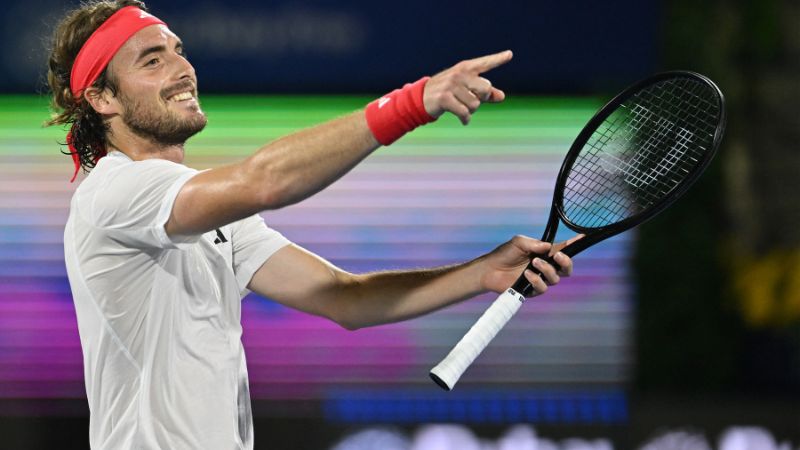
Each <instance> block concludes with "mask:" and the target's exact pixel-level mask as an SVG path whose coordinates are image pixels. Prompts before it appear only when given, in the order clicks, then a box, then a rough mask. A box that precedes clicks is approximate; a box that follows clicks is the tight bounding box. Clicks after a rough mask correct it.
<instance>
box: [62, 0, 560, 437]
mask: <svg viewBox="0 0 800 450" xmlns="http://www.w3.org/2000/svg"><path fill="white" fill-rule="evenodd" d="M510 59H511V52H508V51H506V52H501V53H497V54H494V55H488V56H484V57H481V58H477V59H473V60H468V61H463V62H461V63H459V64H457V65H455V66H453V67H452V68H450V69H448V70H445V71H444V72H441V73H439V74H438V75H436V76H434V77H432V78H427V77H426V78H423V79H421V80H419V81H417V82H415V83H412V84H408V85H406V86H405V87H403V88H402V89H398V90H396V91H393V92H392V93H390V94H387V95H386V96H384V97H382V98H381V99H379V100H376V101H375V102H372V103H370V104H369V105H368V106H367V107H366V108H365V109H364V110H360V111H356V112H353V113H351V114H349V115H346V116H344V117H341V118H338V119H335V120H332V121H330V122H328V123H325V124H322V125H319V126H317V127H314V128H311V129H308V130H303V131H300V132H298V133H295V134H292V135H289V136H286V137H284V138H281V139H278V140H276V141H274V142H271V143H269V144H266V145H265V146H264V147H262V148H261V149H258V150H257V151H255V152H254V153H253V155H252V156H250V157H249V158H247V159H245V160H242V161H239V162H236V163H233V164H230V165H226V166H223V167H218V168H214V169H211V170H207V171H203V172H198V171H196V170H194V169H191V168H189V167H186V166H184V165H183V164H182V162H183V158H184V143H185V142H186V140H187V139H188V138H189V137H191V136H192V135H194V134H196V133H198V132H199V131H201V130H202V129H203V128H204V127H205V125H206V116H205V114H204V112H203V110H202V108H201V106H200V102H199V101H198V91H197V77H196V74H195V72H194V68H193V67H192V65H191V64H189V62H188V61H187V59H186V57H185V55H184V53H183V45H182V43H181V41H180V39H179V38H178V37H177V36H176V35H175V34H174V33H173V32H172V31H170V29H169V28H168V27H167V26H166V25H165V24H164V23H163V22H162V21H161V20H159V19H157V18H156V17H154V16H152V15H150V14H148V13H147V12H145V7H144V5H143V4H142V3H141V2H138V1H131V0H128V1H116V2H111V1H101V2H97V1H95V2H90V3H84V4H82V5H81V6H80V7H79V8H78V9H76V10H74V11H72V12H70V13H69V14H68V15H67V16H66V17H65V18H64V19H63V20H62V21H61V23H60V24H59V26H58V27H57V29H56V30H55V33H54V40H53V48H52V52H51V54H50V60H49V73H48V82H49V84H50V88H51V89H52V93H53V109H54V110H55V113H56V115H55V116H54V117H53V119H52V120H51V121H50V122H49V124H51V125H53V124H69V125H70V132H69V134H68V136H67V144H68V145H69V149H70V154H71V155H72V158H73V161H74V163H75V174H76V175H77V172H78V171H79V169H80V168H81V167H82V168H83V169H84V171H87V172H89V175H88V176H87V177H86V178H85V179H84V180H83V182H82V183H81V185H80V186H79V187H78V189H77V190H76V192H75V194H74V196H73V198H72V202H71V204H70V215H69V219H68V221H67V224H66V228H65V231H64V250H65V259H66V266H67V273H68V276H69V280H70V285H71V288H72V293H73V298H74V302H75V308H76V311H77V317H78V326H79V331H80V337H81V346H82V349H83V357H84V369H85V370H84V372H85V381H86V392H87V397H88V400H89V407H90V411H91V420H90V430H89V432H90V443H91V446H92V448H95V449H101V448H102V449H114V450H120V449H200V448H204V449H215V450H216V449H231V448H236V449H249V448H252V447H253V429H252V415H251V411H250V398H249V389H248V380H247V366H246V363H245V355H244V349H243V347H242V343H241V332H242V329H241V324H240V322H241V321H240V314H241V308H240V300H241V298H242V297H243V296H244V295H245V294H246V293H247V292H248V291H250V290H252V291H255V292H257V293H259V294H262V295H264V296H267V297H270V298H272V299H274V300H276V301H278V302H280V303H282V304H284V305H287V306H289V307H292V308H295V309H298V310H301V311H305V312H308V313H310V314H315V315H319V316H322V317H326V318H329V319H331V320H333V321H335V322H337V323H339V324H341V325H342V326H343V327H345V328H348V329H356V328H359V327H364V326H371V325H377V324H382V323H388V322H395V321H400V320H405V319H410V318H413V317H417V316H419V315H422V314H425V313H428V312H431V311H434V310H437V309H439V308H442V307H445V306H447V305H450V304H453V303H456V302H458V301H461V300H464V299H467V298H470V297H473V296H475V295H477V294H480V293H482V292H486V291H489V290H491V291H496V292H499V291H503V290H505V289H506V288H507V287H508V286H510V285H511V284H512V283H513V282H514V281H515V280H516V278H517V276H518V275H519V273H520V272H521V271H523V270H524V268H525V266H526V265H527V263H528V262H529V261H530V258H532V257H533V256H534V255H535V254H546V253H548V252H550V253H553V254H555V260H556V262H557V263H558V264H559V265H560V266H561V269H560V270H559V271H557V270H556V269H555V268H554V267H552V266H551V265H549V264H547V263H544V262H543V261H542V260H540V259H538V258H535V259H534V264H535V265H536V267H537V268H538V269H539V270H540V271H541V272H542V273H543V275H544V279H542V278H541V277H540V276H538V275H535V274H534V273H533V272H530V271H526V276H527V277H528V280H529V281H530V282H531V283H532V285H533V286H534V289H535V292H536V293H537V294H538V293H542V292H544V291H545V290H546V289H547V285H548V284H555V283H557V282H558V280H559V275H561V276H567V275H569V274H570V273H571V271H572V263H571V261H570V259H569V258H568V257H567V256H565V255H563V254H561V253H559V252H558V251H557V250H558V246H551V245H550V244H548V243H542V242H539V241H537V240H535V239H531V238H527V237H523V236H517V237H515V238H513V239H512V240H510V241H509V242H507V243H505V244H503V245H501V246H499V247H498V248H497V249H495V250H494V251H492V252H491V253H489V254H487V255H483V256H480V257H478V258H476V259H474V260H472V261H468V262H465V263H463V264H459V265H454V266H449V267H439V268H433V269H425V270H414V271H391V272H379V273H368V274H352V273H348V272H346V271H343V270H341V269H339V268H337V267H335V266H333V265H332V264H330V263H329V262H327V261H325V260H324V259H322V258H321V257H319V256H317V255H314V254H312V253H310V252H308V251H306V250H304V249H302V248H300V247H299V246H297V245H294V244H292V243H290V242H289V241H288V240H287V239H285V238H284V237H283V236H281V235H280V234H279V233H278V232H276V231H274V230H271V229H270V228H268V227H267V226H266V225H265V224H264V221H263V220H262V219H261V217H259V216H258V212H259V211H263V210H267V209H273V208H279V207H282V206H286V205H289V204H292V203H296V202H298V201H300V200H302V199H304V198H306V197H308V196H310V195H313V194H314V193H316V192H318V191H320V190H321V189H323V188H325V187H326V186H327V185H329V184H330V183H332V182H333V181H335V180H336V179H338V178H339V177H341V176H342V175H344V174H345V173H347V172H348V171H349V170H350V169H351V168H352V167H353V166H355V165H356V164H357V163H358V162H359V161H361V160H362V159H363V158H365V157H367V156H368V155H369V154H370V153H371V152H373V151H374V150H375V149H376V148H378V147H379V146H380V145H389V144H391V143H392V142H393V141H395V140H396V139H398V138H400V137H401V136H402V135H403V134H404V133H406V132H409V131H411V130H412V129H414V128H415V127H417V126H420V125H423V124H425V123H427V122H431V121H433V120H435V118H437V117H439V116H440V115H442V114H443V113H445V112H450V113H452V114H455V115H456V116H458V117H459V118H460V120H461V121H462V122H463V123H464V124H467V123H468V122H469V120H470V117H471V115H472V114H473V113H474V112H475V111H476V110H477V109H478V107H479V106H480V105H481V103H483V102H499V101H502V100H503V98H504V96H505V95H504V94H503V92H502V91H500V90H498V89H496V88H494V87H492V85H491V83H490V82H489V81H488V80H487V79H485V78H483V77H481V76H480V74H481V73H483V72H486V71H488V70H490V69H492V68H494V67H496V66H499V65H501V64H504V63H506V62H508V61H509V60H510ZM365 195H368V193H365Z"/></svg>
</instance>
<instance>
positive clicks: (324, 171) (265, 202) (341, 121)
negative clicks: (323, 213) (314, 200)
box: [244, 111, 379, 209]
mask: <svg viewBox="0 0 800 450" xmlns="http://www.w3.org/2000/svg"><path fill="white" fill-rule="evenodd" d="M378 146H379V144H378V142H377V141H376V140H375V138H374V137H373V135H372V133H371V132H370V130H369V127H368V126H367V122H366V119H365V118H364V112H363V111H356V112H354V113H351V114H348V115H346V116H344V117H340V118H338V119H334V120H331V121H329V122H326V123H323V124H321V125H318V126H315V127H312V128H308V129H305V130H302V131H299V132H297V133H294V134H291V135H289V136H286V137H283V138H280V139H278V140H276V141H273V142H270V143H269V144H267V145H265V146H264V147H262V148H261V149H259V150H258V151H257V152H256V153H255V154H254V155H253V156H251V157H250V158H248V159H247V160H246V161H245V162H244V164H245V167H246V171H247V173H248V174H249V176H248V180H249V182H250V183H256V184H259V183H260V184H262V187H261V189H260V192H261V193H262V194H261V195H260V200H261V202H260V203H261V204H260V209H275V208H280V207H283V206H286V205H289V204H292V203H297V202H299V201H301V200H303V199H305V198H307V197H309V196H311V195H313V194H315V193H316V192H319V191H320V190H322V189H324V188H325V187H326V186H328V185H330V184H331V183H333V182H334V181H336V180H337V179H338V178H340V177H341V176H342V175H344V174H345V173H347V172H348V171H350V169H352V168H353V167H354V166H355V165H356V164H358V163H359V162H360V161H361V160H363V159H364V158H365V157H367V156H368V155H369V154H370V153H372V152H373V151H374V150H375V149H376V148H377V147H378Z"/></svg>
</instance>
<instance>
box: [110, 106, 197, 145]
mask: <svg viewBox="0 0 800 450" xmlns="http://www.w3.org/2000/svg"><path fill="white" fill-rule="evenodd" d="M120 100H121V102H120V103H121V104H122V107H123V115H122V121H123V123H125V124H126V125H127V126H128V128H130V130H131V131H133V133H134V134H136V135H138V136H140V137H142V138H145V139H148V140H150V141H151V142H155V143H157V144H160V145H182V144H183V143H185V142H186V141H187V140H188V139H189V138H190V137H192V136H194V135H195V134H197V133H199V132H200V131H201V130H202V129H203V128H205V126H206V123H207V122H208V119H207V118H206V115H205V113H203V111H202V110H201V109H200V108H198V109H197V111H196V112H195V113H194V114H192V115H191V116H190V117H184V116H183V115H181V114H178V113H177V112H175V111H172V110H171V109H169V108H164V107H162V106H161V105H150V104H146V103H145V102H143V101H140V100H138V99H136V98H128V97H125V96H124V95H120Z"/></svg>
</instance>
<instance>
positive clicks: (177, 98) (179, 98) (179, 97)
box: [169, 92, 194, 102]
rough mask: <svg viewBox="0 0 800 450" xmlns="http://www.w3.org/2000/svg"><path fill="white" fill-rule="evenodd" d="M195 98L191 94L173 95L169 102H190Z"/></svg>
mask: <svg viewBox="0 0 800 450" xmlns="http://www.w3.org/2000/svg"><path fill="white" fill-rule="evenodd" d="M193 97H194V96H193V95H192V93H191V92H182V93H180V94H175V95H173V96H172V97H170V98H169V100H170V101H174V102H180V101H183V100H189V99H190V98H193Z"/></svg>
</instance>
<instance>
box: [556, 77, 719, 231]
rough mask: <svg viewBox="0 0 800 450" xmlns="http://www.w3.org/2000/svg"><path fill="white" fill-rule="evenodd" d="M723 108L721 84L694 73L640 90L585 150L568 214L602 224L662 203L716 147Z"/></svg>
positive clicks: (573, 175)
mask: <svg viewBox="0 0 800 450" xmlns="http://www.w3.org/2000/svg"><path fill="white" fill-rule="evenodd" d="M720 114H721V111H720V110H719V101H718V97H717V93H716V91H715V90H714V89H712V88H711V87H710V86H708V85H707V84H705V83H703V82H701V81H699V80H695V79H692V78H677V79H669V80H665V81H662V82H659V83H656V84H654V85H651V86H649V87H647V88H645V89H644V90H642V91H639V92H638V93H637V94H635V95H633V96H632V97H631V98H629V99H628V100H626V101H625V102H623V103H622V105H620V107H619V108H617V110H616V111H615V112H614V113H612V114H611V115H610V116H609V117H607V118H606V119H605V121H604V122H603V123H602V124H601V125H600V126H598V127H597V129H596V130H595V131H594V133H593V134H592V135H591V136H590V138H589V139H588V140H587V142H586V144H585V145H584V147H583V148H582V149H581V151H580V153H579V155H578V156H577V158H576V160H575V162H574V163H573V166H572V168H571V171H570V174H569V175H568V177H567V182H566V186H565V188H564V193H563V202H562V205H563V209H564V213H565V216H566V217H567V218H568V219H569V220H570V221H571V222H572V223H574V224H576V225H578V226H581V227H584V228H599V227H603V226H606V225H610V224H612V223H616V222H620V221H622V220H624V219H626V218H628V217H632V216H634V215H636V214H638V213H640V212H642V211H643V210H645V209H647V208H649V207H650V206H652V205H654V204H655V203H658V202H659V201H660V200H661V199H663V198H664V197H666V196H667V195H669V194H670V193H671V192H672V191H674V190H675V188H677V187H678V186H679V185H680V184H681V183H682V182H683V181H684V180H686V179H687V178H688V177H689V176H690V175H691V174H692V173H693V171H694V169H695V168H696V167H697V166H698V165H699V164H700V163H701V161H703V159H704V158H703V156H704V154H705V153H706V152H707V151H709V150H711V147H712V142H713V139H714V133H715V131H716V128H717V123H718V122H719V117H720Z"/></svg>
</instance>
